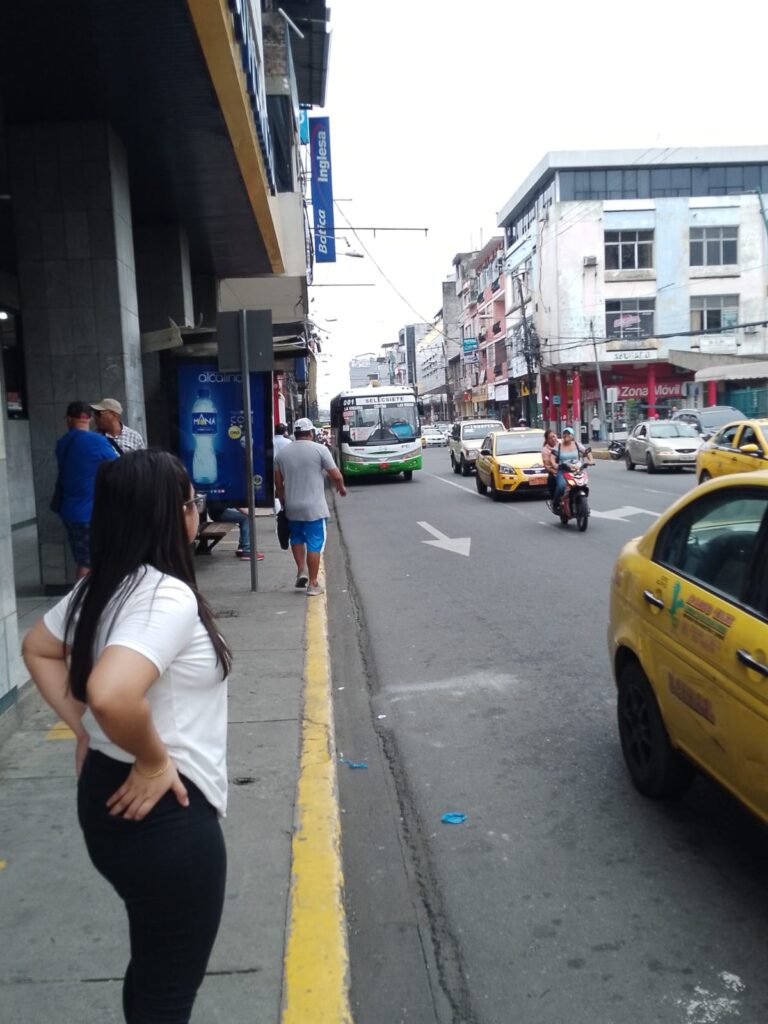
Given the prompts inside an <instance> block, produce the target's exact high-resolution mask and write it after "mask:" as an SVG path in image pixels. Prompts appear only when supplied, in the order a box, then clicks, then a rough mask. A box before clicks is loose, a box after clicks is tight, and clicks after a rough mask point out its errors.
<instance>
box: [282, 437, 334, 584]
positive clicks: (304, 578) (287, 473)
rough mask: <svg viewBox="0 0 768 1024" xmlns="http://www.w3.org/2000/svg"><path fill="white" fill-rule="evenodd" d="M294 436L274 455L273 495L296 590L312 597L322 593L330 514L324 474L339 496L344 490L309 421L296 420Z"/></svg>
mask: <svg viewBox="0 0 768 1024" xmlns="http://www.w3.org/2000/svg"><path fill="white" fill-rule="evenodd" d="M294 434H295V437H296V444H290V445H286V446H285V447H284V448H282V449H281V450H280V451H279V452H275V493H276V495H277V497H278V498H279V499H280V501H281V502H282V503H283V508H284V509H285V514H286V516H287V517H288V522H289V523H290V527H291V550H292V551H293V557H294V561H295V562H296V568H297V570H298V573H297V576H296V587H297V588H303V587H306V588H307V596H308V597H315V596H316V595H317V594H322V592H323V588H322V587H321V586H320V584H319V583H318V580H317V575H318V573H319V572H320V556H321V555H322V553H323V550H324V548H325V521H326V519H327V518H328V516H329V514H330V513H329V512H328V504H327V502H326V500H325V477H326V474H327V476H328V478H329V479H330V480H331V482H332V483H333V486H334V487H335V488H336V490H337V492H338V493H339V494H340V495H342V497H343V496H344V495H345V494H346V493H347V489H346V487H345V486H344V478H343V477H342V475H341V473H340V472H339V470H338V469H337V468H336V463H335V462H334V461H333V456H332V455H331V453H330V452H329V451H328V449H327V448H326V447H325V445H322V444H316V443H315V441H314V440H313V438H314V426H313V425H312V420H309V419H307V418H306V417H303V418H302V419H299V420H297V421H296V427H295V431H294Z"/></svg>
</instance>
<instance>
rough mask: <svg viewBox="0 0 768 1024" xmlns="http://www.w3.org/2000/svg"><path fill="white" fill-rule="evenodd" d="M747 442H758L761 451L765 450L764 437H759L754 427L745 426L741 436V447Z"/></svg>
mask: <svg viewBox="0 0 768 1024" xmlns="http://www.w3.org/2000/svg"><path fill="white" fill-rule="evenodd" d="M745 444H756V445H757V447H758V448H759V449H760V451H761V452H762V450H763V442H762V439H761V438H760V437H758V435H757V431H755V430H754V429H753V428H752V427H744V430H743V431H742V434H741V437H740V438H739V448H742V447H743V446H744V445H745Z"/></svg>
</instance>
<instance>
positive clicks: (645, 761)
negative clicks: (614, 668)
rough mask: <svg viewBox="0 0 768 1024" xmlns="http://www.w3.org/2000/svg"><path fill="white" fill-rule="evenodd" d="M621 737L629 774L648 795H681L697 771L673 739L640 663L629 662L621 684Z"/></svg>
mask: <svg viewBox="0 0 768 1024" xmlns="http://www.w3.org/2000/svg"><path fill="white" fill-rule="evenodd" d="M618 717H619V737H620V739H621V749H622V753H623V754H624V760H625V762H626V765H627V768H628V770H629V774H630V776H631V778H632V782H633V783H634V786H635V788H636V789H637V790H639V791H640V792H641V793H642V794H643V795H644V796H649V797H655V798H659V797H666V796H680V795H681V794H682V793H684V792H686V790H688V789H689V788H690V786H691V784H692V783H693V779H694V776H695V770H694V767H693V765H692V764H691V763H690V761H687V760H686V759H685V758H684V757H683V756H682V754H678V753H677V751H676V750H675V749H674V748H673V746H672V744H671V743H670V742H669V736H668V734H667V730H666V726H665V725H664V720H663V719H662V717H661V712H660V711H659V705H658V704H657V702H656V697H655V696H654V693H653V690H652V689H651V684H650V683H649V682H648V680H647V679H646V677H645V673H644V672H643V670H642V669H641V668H640V666H639V665H638V664H636V663H631V664H629V665H626V666H625V667H624V668H623V669H622V671H621V675H620V676H619V685H618Z"/></svg>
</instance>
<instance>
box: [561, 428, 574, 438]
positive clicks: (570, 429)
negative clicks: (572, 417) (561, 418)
mask: <svg viewBox="0 0 768 1024" xmlns="http://www.w3.org/2000/svg"><path fill="white" fill-rule="evenodd" d="M563 433H564V434H573V436H574V437H576V434H575V432H574V429H573V427H563Z"/></svg>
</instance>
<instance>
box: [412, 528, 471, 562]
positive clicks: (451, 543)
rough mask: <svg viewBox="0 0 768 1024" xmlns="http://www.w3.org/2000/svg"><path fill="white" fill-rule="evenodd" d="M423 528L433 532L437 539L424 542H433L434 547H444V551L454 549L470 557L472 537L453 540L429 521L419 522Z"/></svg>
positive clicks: (456, 552)
mask: <svg viewBox="0 0 768 1024" xmlns="http://www.w3.org/2000/svg"><path fill="white" fill-rule="evenodd" d="M418 525H419V526H420V527H421V528H422V529H424V530H426V531H427V533H431V534H432V536H433V537H434V538H435V540H423V541H422V542H421V543H422V544H431V545H432V547H434V548H442V549H443V551H453V552H454V554H457V555H466V557H467V558H469V545H470V544H471V543H472V538H471V537H456V538H454V539H453V540H451V538H450V537H446V535H445V534H444V533H440V531H439V530H436V529H435V528H434V526H430V525H429V523H419V524H418Z"/></svg>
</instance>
